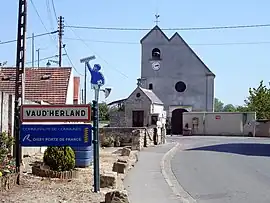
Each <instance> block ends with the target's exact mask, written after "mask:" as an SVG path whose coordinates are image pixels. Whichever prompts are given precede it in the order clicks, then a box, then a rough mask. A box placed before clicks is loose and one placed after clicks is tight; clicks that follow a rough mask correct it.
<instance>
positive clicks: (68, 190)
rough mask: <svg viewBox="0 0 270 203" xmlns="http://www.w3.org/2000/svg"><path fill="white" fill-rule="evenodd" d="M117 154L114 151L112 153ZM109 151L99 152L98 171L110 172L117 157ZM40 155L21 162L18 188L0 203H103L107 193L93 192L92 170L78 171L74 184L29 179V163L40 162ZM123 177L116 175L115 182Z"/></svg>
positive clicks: (6, 193)
mask: <svg viewBox="0 0 270 203" xmlns="http://www.w3.org/2000/svg"><path fill="white" fill-rule="evenodd" d="M115 150H117V149H115ZM115 150H112V149H108V150H107V149H101V151H100V170H101V173H102V171H112V165H113V163H114V162H115V161H116V160H117V158H118V157H119V156H120V155H119V154H113V153H112V152H113V151H115ZM42 157H43V154H36V155H35V156H31V157H27V158H24V160H23V162H24V166H23V167H22V175H21V185H18V186H16V187H14V188H13V189H11V190H10V191H7V192H3V193H0V202H7V203H15V202H16V203H18V202H27V203H28V202H29V203H54V202H58V203H64V202H72V203H73V202H74V203H77V202H80V203H83V202H88V203H89V202H91V203H100V202H102V201H104V194H105V193H106V192H107V191H108V190H109V189H101V192H100V193H94V192H93V191H92V190H93V167H92V166H91V167H89V168H83V169H79V170H80V176H79V178H78V179H76V180H70V181H68V180H52V179H49V178H41V177H36V176H33V175H31V171H32V169H31V163H33V162H35V161H41V160H42ZM123 177H124V176H121V175H119V176H118V178H119V181H121V180H122V179H123ZM118 189H124V188H123V184H122V181H121V184H118Z"/></svg>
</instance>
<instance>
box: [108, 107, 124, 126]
mask: <svg viewBox="0 0 270 203" xmlns="http://www.w3.org/2000/svg"><path fill="white" fill-rule="evenodd" d="M125 126H126V117H125V111H113V112H110V127H125Z"/></svg>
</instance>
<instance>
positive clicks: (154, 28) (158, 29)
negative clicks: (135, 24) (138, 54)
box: [140, 25, 170, 43]
mask: <svg viewBox="0 0 270 203" xmlns="http://www.w3.org/2000/svg"><path fill="white" fill-rule="evenodd" d="M154 30H157V31H159V32H160V33H161V34H162V35H163V36H164V37H165V38H166V39H167V40H168V41H169V40H170V39H169V38H168V37H167V35H166V34H165V33H164V32H163V31H162V30H161V29H160V27H158V26H157V25H156V26H155V27H153V29H152V30H150V31H149V32H148V33H147V34H146V35H145V36H144V37H143V38H142V39H141V41H140V42H141V43H142V42H143V40H144V39H146V38H147V37H148V35H150V34H151V32H153V31H154Z"/></svg>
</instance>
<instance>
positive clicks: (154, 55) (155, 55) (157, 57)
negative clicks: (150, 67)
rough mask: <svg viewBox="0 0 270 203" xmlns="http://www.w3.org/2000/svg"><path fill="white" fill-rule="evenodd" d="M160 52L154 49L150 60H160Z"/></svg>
mask: <svg viewBox="0 0 270 203" xmlns="http://www.w3.org/2000/svg"><path fill="white" fill-rule="evenodd" d="M160 55H161V54H160V50H159V49H158V48H154V49H153V50H152V59H153V60H160Z"/></svg>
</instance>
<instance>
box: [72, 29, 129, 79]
mask: <svg viewBox="0 0 270 203" xmlns="http://www.w3.org/2000/svg"><path fill="white" fill-rule="evenodd" d="M69 28H70V30H71V31H72V32H73V34H74V35H75V36H77V37H78V40H80V41H81V42H82V43H83V44H84V45H85V46H86V47H87V48H88V49H89V50H91V48H90V47H89V45H88V44H87V43H86V42H85V41H84V40H83V39H82V38H81V37H80V36H79V35H78V34H77V33H76V32H75V31H74V30H73V29H72V27H70V26H69ZM91 51H92V50H91ZM93 53H94V54H95V55H96V56H98V57H99V58H100V59H101V60H103V61H104V62H105V63H106V64H107V65H109V66H110V64H109V63H108V61H107V60H105V59H103V58H102V57H101V56H100V55H99V54H97V53H96V52H94V51H93ZM111 67H112V66H111ZM112 68H113V69H114V70H116V71H117V72H118V73H120V74H121V75H123V76H124V77H126V78H128V76H127V75H126V74H124V73H123V72H121V71H120V70H118V69H117V68H114V67H112Z"/></svg>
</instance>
